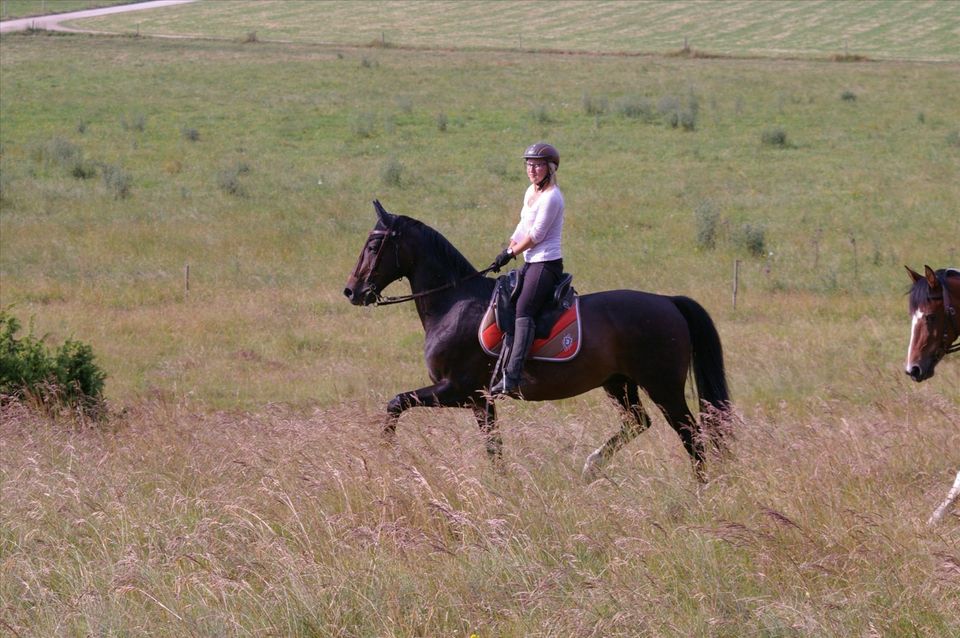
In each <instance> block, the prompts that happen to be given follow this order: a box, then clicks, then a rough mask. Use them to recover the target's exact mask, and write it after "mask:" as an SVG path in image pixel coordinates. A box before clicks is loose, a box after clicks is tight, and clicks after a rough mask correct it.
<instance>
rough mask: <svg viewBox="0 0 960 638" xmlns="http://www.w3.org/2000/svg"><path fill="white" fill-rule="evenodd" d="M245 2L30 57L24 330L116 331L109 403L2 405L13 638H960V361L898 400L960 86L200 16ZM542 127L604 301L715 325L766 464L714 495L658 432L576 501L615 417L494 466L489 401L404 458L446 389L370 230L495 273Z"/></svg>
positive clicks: (751, 464) (17, 121)
mask: <svg viewBox="0 0 960 638" xmlns="http://www.w3.org/2000/svg"><path fill="white" fill-rule="evenodd" d="M785 4H788V3H785ZM852 4H858V5H859V4H860V3H852ZM905 4H909V5H910V6H913V3H893V5H892V6H894V7H897V8H902V7H901V5H905ZM944 4H945V3H926V4H922V5H918V6H924V7H927V8H928V9H929V11H930V14H929V15H930V16H931V19H932V20H934V21H936V20H938V15H939V14H937V13H936V12H938V11H942V10H943V6H944ZM212 5H223V6H228V7H235V9H233V10H228V9H224V12H223V16H224V17H223V23H222V25H221V26H219V27H216V28H217V29H222V30H223V33H227V32H229V31H232V30H236V31H237V32H238V33H237V36H238V37H237V38H236V40H235V41H215V40H154V39H150V38H132V37H91V36H82V35H43V34H34V35H30V36H25V35H14V36H4V37H3V38H2V39H0V53H2V56H0V306H2V307H4V308H8V309H10V311H11V312H12V313H13V314H15V315H16V316H18V317H19V318H20V319H21V321H22V322H23V323H24V324H25V325H27V324H31V325H32V329H33V331H34V333H35V334H39V335H44V334H46V335H48V339H49V340H50V341H51V343H59V342H61V341H62V340H63V339H66V338H71V337H72V338H76V339H80V340H82V341H85V342H87V343H90V344H91V345H92V346H93V349H94V351H95V352H96V353H97V356H98V361H99V362H100V363H101V365H102V366H103V368H104V369H105V370H106V372H107V374H108V375H109V376H108V379H107V398H108V401H109V403H110V406H111V416H110V418H109V419H107V421H105V422H103V423H95V424H78V423H76V422H75V421H74V420H71V419H69V418H66V417H45V416H42V415H40V414H38V413H37V412H36V411H34V410H31V409H29V408H28V407H24V406H20V405H16V404H10V405H6V406H4V407H3V412H2V414H0V416H2V419H0V490H2V491H0V565H2V569H0V633H4V632H8V633H10V634H11V635H15V636H51V635H56V636H60V635H62V636H85V635H106V636H126V635H135V636H139V635H150V636H184V635H190V636H267V635H282V636H463V637H464V638H466V637H468V636H471V635H472V634H476V635H477V636H479V637H481V638H487V637H497V636H517V637H519V636H557V637H561V636H564V637H565V636H636V635H641V636H915V635H919V636H951V635H960V622H958V620H957V619H958V618H960V526H958V525H957V518H956V516H951V517H948V519H947V520H946V521H945V522H944V524H942V525H941V526H940V527H938V528H935V529H930V528H927V527H925V525H924V522H925V520H926V518H927V516H928V515H929V514H930V512H931V511H932V509H933V507H934V506H935V505H936V504H937V503H938V502H939V500H940V499H941V498H942V496H943V495H944V493H945V491H946V489H947V487H948V485H949V482H950V480H951V479H952V477H953V475H954V474H955V473H956V471H957V469H960V468H958V461H960V455H958V453H957V450H960V427H958V426H960V391H958V388H960V365H958V364H960V362H958V361H954V360H952V357H950V358H948V359H946V360H945V361H944V362H943V363H941V365H940V367H939V368H938V370H937V375H936V376H935V377H934V378H933V379H931V380H930V381H927V382H925V383H923V384H914V383H912V382H910V381H909V380H908V379H907V377H906V376H905V375H904V374H903V372H902V363H903V358H904V355H905V351H906V346H907V336H908V335H907V332H908V326H909V323H908V317H907V312H906V299H905V297H904V294H903V293H904V292H905V291H906V289H907V284H908V278H907V276H906V273H905V272H904V271H903V265H904V264H907V265H910V266H912V267H914V268H920V267H922V265H923V264H924V263H929V264H930V265H931V266H934V267H944V266H948V265H952V266H957V265H960V264H958V262H960V259H958V253H960V240H958V238H960V215H957V211H958V210H960V181H958V180H957V179H956V176H957V175H958V174H960V112H958V110H957V106H956V105H957V104H960V85H958V83H957V82H956V81H955V78H956V77H957V75H958V71H960V63H958V62H957V61H956V60H955V59H953V61H948V62H939V63H929V62H916V61H913V62H909V61H896V60H885V61H879V59H880V58H882V57H884V56H882V55H880V54H875V53H873V52H871V57H874V58H876V59H875V60H873V61H861V62H832V61H829V59H828V58H829V54H830V53H832V52H831V51H824V50H821V51H820V53H821V54H822V59H789V60H786V59H782V60H778V59H772V58H742V59H733V58H729V59H728V58H695V57H684V56H656V55H649V56H623V55H609V56H606V55H558V54H550V53H536V52H519V51H514V50H510V49H512V47H506V48H504V49H502V50H421V49H405V48H400V47H396V46H394V47H383V46H375V47H374V46H371V47H366V46H362V47H352V46H349V45H348V44H337V45H319V44H315V43H307V42H295V43H286V44H284V43H278V42H269V41H265V40H269V39H271V38H272V36H273V34H272V33H270V32H268V31H265V30H262V29H260V28H258V29H257V33H258V38H257V39H254V38H246V39H248V40H250V41H246V42H244V41H243V40H244V39H245V38H243V37H240V36H242V34H245V33H247V32H249V31H250V30H252V29H251V27H247V26H243V27H242V28H241V27H240V25H239V23H237V25H236V26H234V25H232V24H230V23H229V20H230V16H231V15H234V14H235V13H237V12H252V11H253V10H254V9H253V7H254V6H260V5H259V3H253V4H251V3H247V4H233V5H227V3H207V2H201V3H197V4H196V5H189V8H186V7H184V8H179V9H177V10H176V11H177V12H181V11H207V12H209V11H211V6H212ZM283 6H288V5H286V4H285V5H283ZM325 6H329V8H330V10H331V11H332V10H334V9H335V8H337V7H339V6H340V5H339V3H325ZM361 6H363V5H361ZM391 6H393V5H392V4H390V3H386V4H384V5H382V6H381V9H384V10H386V9H385V7H386V8H389V7H391ZM558 6H559V7H560V8H563V9H564V10H566V9H567V8H568V7H575V6H578V5H576V4H575V3H574V4H570V5H567V4H563V3H561V4H560V5H558ZM844 6H849V5H844ZM658 7H659V5H658ZM813 7H814V9H811V10H812V11H814V15H817V14H816V9H815V8H816V7H821V5H813ZM338 10H339V9H338ZM141 15H143V14H141ZM157 15H158V16H161V17H162V16H163V15H167V14H166V13H165V12H164V13H158V14H157ZM177 15H189V14H188V13H184V14H180V13H177ZM211 15H212V14H211ZM117 19H119V18H117ZM156 19H158V20H159V19H160V18H159V17H158V18H156ZM358 20H359V18H358ZM292 21H293V20H292V19H291V22H292ZM210 22H211V23H212V22H213V18H212V17H211V18H210ZM281 22H282V23H284V24H289V23H290V22H285V21H283V20H279V19H278V24H280V23H281ZM918 22H922V21H918ZM354 24H359V22H358V23H354ZM149 25H150V20H148V19H147V18H146V17H143V29H144V30H143V32H144V33H149V29H150V28H151V27H150V26H149ZM281 26H282V25H281ZM91 28H95V27H93V26H91ZM209 28H210V29H214V26H210V27H209ZM278 28H279V27H278ZM355 32H356V29H355ZM267 35H270V36H271V38H267V37H266V36H267ZM358 37H359V38H360V39H359V40H358V41H359V42H361V43H363V42H366V41H367V40H369V39H370V38H367V39H366V40H365V39H363V38H364V37H365V36H363V34H361V35H360V36H358ZM277 39H281V38H280V37H279V36H278V37H277ZM288 39H295V38H294V37H293V36H290V37H289V38H288ZM388 39H389V34H388ZM881 39H882V38H881ZM572 41H576V40H575V38H574V39H573V40H572ZM927 42H928V43H930V42H933V43H936V42H937V40H936V38H931V39H930V40H928V41H927ZM381 44H382V43H381ZM414 44H417V43H414ZM423 44H424V45H426V46H433V45H432V44H431V43H423ZM465 46H466V47H468V48H469V49H482V48H485V47H492V46H495V45H492V44H485V43H483V42H470V41H465ZM693 46H696V47H699V45H698V44H697V43H696V42H694V43H693ZM918 46H919V45H918ZM562 48H565V49H574V48H576V47H575V46H574V45H570V46H568V47H562ZM619 48H621V47H619V46H618V47H617V49H619ZM718 50H719V47H718ZM894 53H895V54H899V53H900V51H895V52H894ZM892 57H894V56H892ZM904 57H915V58H916V59H919V58H925V57H926V56H925V55H916V56H912V55H906V54H904ZM933 57H936V56H933ZM536 139H549V140H550V141H552V142H554V143H555V144H556V145H557V146H558V147H559V149H560V151H561V153H562V154H563V161H562V165H561V171H560V179H561V186H562V188H563V189H564V194H565V198H566V201H567V226H566V228H567V230H566V237H565V261H566V263H567V267H568V269H569V270H570V271H571V272H573V273H574V275H575V283H576V285H577V288H578V289H579V290H580V291H581V292H583V293H587V292H592V291H597V290H602V289H606V288H614V287H630V288H641V289H645V290H651V291H656V292H662V293H665V294H685V295H689V296H692V297H694V298H695V299H697V300H699V301H700V302H701V303H703V304H704V306H705V307H706V308H707V309H708V310H709V311H710V312H711V314H712V315H713V317H714V319H715V321H716V323H717V325H718V329H719V331H720V334H721V337H722V339H723V342H724V347H725V352H726V357H727V368H728V373H729V377H730V382H731V387H732V391H733V396H734V400H735V402H736V407H737V422H736V425H735V432H736V438H735V440H734V441H733V442H732V446H731V447H732V455H731V458H730V459H727V460H725V461H723V462H716V463H714V464H712V466H711V469H710V478H711V482H710V483H709V484H708V485H707V486H706V487H703V488H698V487H697V485H696V484H695V482H694V481H693V478H692V472H691V471H690V467H689V462H688V461H687V459H686V458H685V456H684V452H683V449H682V447H681V445H680V442H679V440H678V438H677V437H676V435H675V434H674V433H673V432H672V431H671V430H670V429H669V428H668V427H666V425H665V424H664V423H663V420H662V418H660V417H659V415H655V419H654V426H653V428H651V430H650V431H649V432H647V433H645V434H643V435H642V436H641V437H640V438H638V439H637V440H636V441H635V442H633V443H632V444H631V445H630V446H629V447H627V448H626V449H625V450H624V451H623V452H622V453H621V454H620V455H619V456H617V457H615V459H614V460H613V461H612V463H611V464H610V465H609V466H608V468H607V472H606V476H605V478H604V479H603V480H600V481H598V482H596V483H594V484H592V485H588V486H587V485H581V484H579V482H578V476H579V470H580V467H581V466H582V463H583V460H584V458H585V457H586V455H587V454H588V453H589V452H590V451H592V450H593V449H594V448H595V447H596V446H597V445H599V444H600V443H601V442H602V441H603V440H604V439H605V438H606V437H607V436H609V435H611V434H612V433H613V432H614V431H615V429H616V427H617V424H618V422H619V421H618V415H617V414H616V412H615V410H614V409H613V407H612V406H611V405H609V404H608V403H607V401H606V400H605V399H604V397H603V396H602V394H600V393H590V394H588V395H585V396H583V397H578V398H576V399H571V400H568V401H563V402H558V403H555V404H549V405H548V404H543V405H540V404H522V403H513V402H505V403H504V404H503V406H502V407H501V410H500V412H501V425H502V427H503V431H504V438H505V458H504V461H503V464H502V466H500V467H494V466H493V465H491V464H490V463H489V462H488V461H487V459H486V457H485V454H484V451H483V449H484V447H483V442H482V441H481V439H480V436H479V434H478V433H477V432H476V426H475V424H474V423H473V421H472V418H471V417H470V415H469V414H467V413H465V412H462V411H427V410H421V411H417V410H414V411H411V412H410V413H408V414H407V415H405V416H404V418H403V420H402V421H401V424H400V430H399V434H398V440H397V442H396V445H394V446H385V445H384V444H382V443H381V441H380V439H379V437H378V424H379V422H380V419H381V415H382V411H383V406H384V404H385V403H386V401H388V400H389V399H390V398H391V397H392V396H393V395H394V394H395V393H396V392H398V391H401V390H409V389H412V388H415V387H419V386H421V385H425V384H426V383H428V380H427V376H426V372H425V369H424V365H423V361H422V343H423V337H422V331H421V328H420V325H419V321H418V320H417V317H416V315H415V313H414V311H413V309H412V308H410V307H407V306H394V307H388V308H379V309H378V308H355V307H353V306H350V305H349V304H348V303H347V302H346V300H345V299H344V298H343V295H342V288H343V284H344V282H345V280H346V278H347V276H348V274H349V272H350V270H351V269H352V268H353V266H354V263H355V259H356V257H357V253H358V251H359V250H360V247H361V245H362V243H363V240H364V238H365V236H366V233H367V232H368V231H369V229H370V228H371V227H372V225H373V223H374V219H375V218H374V213H373V209H372V206H371V205H370V200H372V199H374V198H379V199H380V200H381V201H382V202H383V203H384V205H385V206H386V207H387V208H388V209H389V210H391V211H393V212H397V213H404V214H408V215H411V216H414V217H417V218H418V219H421V220H422V221H424V222H426V223H428V224H430V225H431V226H433V227H434V228H436V229H438V230H439V231H441V232H442V233H443V234H444V235H445V236H446V237H448V238H449V239H450V240H451V241H452V242H453V243H454V244H455V245H456V246H457V247H458V248H460V249H461V250H462V252H463V253H464V254H465V255H466V256H467V257H468V258H469V259H471V260H472V261H473V263H474V264H475V265H477V266H484V265H486V264H487V263H489V261H490V260H492V258H493V257H494V255H496V253H497V252H498V251H499V250H500V248H501V247H502V245H503V243H504V241H505V239H506V237H507V236H508V234H509V232H510V231H511V230H512V228H513V225H514V223H515V219H516V215H517V211H518V209H519V198H520V195H521V194H522V190H523V188H524V187H525V181H524V180H525V178H524V175H523V170H522V166H521V162H520V159H519V157H518V156H519V154H520V152H521V151H522V149H523V148H524V147H525V146H526V145H527V144H528V143H529V142H530V141H533V140H536ZM737 260H739V261H740V263H741V266H740V281H739V294H738V298H737V305H736V307H735V308H734V307H733V303H732V299H731V290H732V277H733V268H734V263H735V262H736V261H737ZM188 272H189V275H188ZM406 291H407V289H406V288H405V286H404V284H403V283H399V284H395V285H394V287H392V288H391V289H390V290H389V291H388V293H390V294H400V293H402V292H406ZM954 356H956V355H954Z"/></svg>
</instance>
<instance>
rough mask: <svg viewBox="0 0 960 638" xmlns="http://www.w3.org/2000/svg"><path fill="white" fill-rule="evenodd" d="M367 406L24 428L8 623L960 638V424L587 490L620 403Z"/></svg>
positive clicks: (921, 417)
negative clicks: (387, 440)
mask: <svg viewBox="0 0 960 638" xmlns="http://www.w3.org/2000/svg"><path fill="white" fill-rule="evenodd" d="M588 407H589V406H585V405H582V404H578V403H577V402H567V403H562V404H559V405H536V406H535V405H527V404H513V403H509V404H505V405H504V406H503V409H502V410H501V413H502V417H503V418H502V422H503V426H504V435H505V440H506V452H505V457H504V460H503V463H502V464H501V465H500V466H499V467H495V466H493V465H492V464H491V463H490V462H489V461H488V460H487V459H486V457H485V455H484V452H483V449H484V446H483V444H482V441H481V438H480V435H479V433H478V432H476V431H475V428H474V427H472V426H471V423H472V419H471V418H470V417H469V415H468V414H466V413H464V412H461V411H452V410H451V411H442V410H432V411H431V410H421V411H416V410H415V411H413V412H411V413H408V415H406V416H405V417H404V419H403V420H402V422H401V429H400V431H399V436H398V439H397V441H396V443H395V444H394V445H393V446H388V445H385V444H384V443H382V442H381V440H380V439H379V437H378V434H377V432H378V423H379V419H380V414H379V413H371V412H369V411H368V410H367V408H366V407H364V406H362V405H343V406H341V407H339V408H335V409H330V410H317V411H314V412H308V413H299V412H294V411H291V410H289V409H288V408H281V407H279V406H266V407H265V408H264V409H263V410H261V411H259V412H256V413H249V412H245V413H232V412H220V413H216V414H207V415H204V414H201V413H197V412H194V411H192V410H191V409H190V408H189V407H188V406H184V405H183V404H172V403H164V402H161V401H158V402H155V403H142V404H139V405H136V406H133V407H129V408H128V409H127V411H126V412H125V413H123V414H120V415H116V416H114V417H113V418H112V419H110V420H109V422H108V423H106V424H101V425H99V426H97V427H78V426H77V425H76V424H73V423H66V422H61V423H52V422H49V421H47V420H44V419H43V418H41V417H40V416H38V415H36V414H33V413H31V412H30V411H29V410H27V409H26V408H23V407H22V406H17V405H8V406H6V407H5V408H4V412H3V414H2V425H0V428H2V429H0V437H2V440H3V442H4V445H3V448H2V457H0V477H2V492H0V497H2V514H3V515H2V534H0V539H2V541H0V562H2V564H3V569H2V575H0V608H2V609H3V615H2V625H0V626H2V627H3V628H4V629H3V630H4V631H5V632H8V633H9V634H10V635H15V636H87V635H150V636H187V635H189V636H251V635H254V636H267V635H282V636H464V637H466V636H469V635H471V634H477V635H478V636H558V637H559V636H564V637H567V636H638V635H639V636H665V635H666V636H696V635H699V636H905V635H921V636H948V635H957V633H958V632H960V621H958V618H960V596H958V591H960V589H958V588H960V518H958V517H957V516H956V515H953V516H951V517H949V518H948V520H947V521H946V522H945V523H944V524H943V525H942V526H940V527H938V528H935V529H931V528H927V527H926V526H925V524H924V521H925V520H926V517H927V516H928V515H929V513H930V511H931V509H932V508H933V507H934V506H935V505H936V504H937V502H938V501H939V499H940V498H941V497H942V494H941V491H942V489H941V488H945V487H946V484H947V483H948V482H949V478H950V477H951V476H952V472H955V470H956V468H954V467H953V466H952V465H951V460H950V459H949V456H950V455H949V454H947V455H945V454H944V451H945V450H950V449H953V450H955V449H957V447H958V445H960V428H958V424H960V412H958V409H957V406H956V405H952V404H949V403H947V402H945V401H944V400H943V399H941V398H938V397H937V395H936V394H928V393H922V392H918V393H912V394H909V395H907V396H901V397H899V398H896V399H891V400H889V401H886V402H884V403H875V404H873V405H864V406H862V408H861V409H859V410H855V411H851V410H850V409H849V408H844V409H843V410H838V409H837V405H832V404H831V403H829V402H822V403H817V402H810V403H809V404H807V405H805V406H804V408H803V410H797V409H793V410H790V411H788V410H784V411H782V412H781V411H777V410H758V411H757V412H756V414H755V415H754V416H750V417H740V419H739V422H738V423H736V425H735V428H736V438H735V441H734V442H733V444H732V456H731V458H729V459H727V460H726V461H723V462H720V461H715V462H714V463H713V464H712V466H711V479H712V480H711V482H710V483H709V484H708V485H707V486H706V487H703V488H699V487H698V486H697V484H696V483H695V482H694V480H693V478H692V473H691V470H690V466H689V463H688V460H687V459H686V458H685V455H684V452H683V451H682V446H681V445H680V442H679V440H678V439H677V437H676V435H675V434H674V433H673V432H672V431H671V430H670V429H669V428H668V427H666V425H665V424H664V423H663V422H662V420H661V419H659V418H658V419H657V420H656V423H655V426H654V427H653V428H652V430H651V431H649V432H648V433H646V434H644V435H642V436H641V437H640V438H639V439H638V440H637V441H635V442H634V443H632V444H631V445H630V446H629V447H627V448H626V449H625V450H624V451H623V452H622V453H621V454H620V455H619V456H618V457H615V459H614V461H613V462H612V463H611V465H610V466H608V468H607V472H606V475H605V477H604V478H603V479H601V480H599V481H597V482H595V483H593V484H591V485H582V484H580V483H579V469H580V467H581V464H582V462H583V459H584V457H585V456H586V454H588V453H589V451H590V450H592V449H593V447H594V446H596V445H597V444H598V443H599V442H601V441H602V440H603V438H604V437H605V436H607V435H609V434H610V433H611V432H612V429H613V428H614V422H615V421H616V414H615V412H614V410H613V408H612V407H609V406H606V405H605V404H604V405H600V406H593V407H592V408H590V409H586V408H588Z"/></svg>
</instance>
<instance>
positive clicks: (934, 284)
mask: <svg viewBox="0 0 960 638" xmlns="http://www.w3.org/2000/svg"><path fill="white" fill-rule="evenodd" d="M923 269H924V272H925V273H926V277H927V283H928V284H930V290H936V289H937V288H939V287H940V282H939V281H938V280H937V273H935V272H934V271H933V268H931V267H930V266H927V265H924V267H923Z"/></svg>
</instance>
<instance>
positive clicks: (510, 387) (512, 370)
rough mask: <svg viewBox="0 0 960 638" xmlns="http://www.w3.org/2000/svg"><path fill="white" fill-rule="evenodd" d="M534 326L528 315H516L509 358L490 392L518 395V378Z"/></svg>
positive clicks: (520, 375)
mask: <svg viewBox="0 0 960 638" xmlns="http://www.w3.org/2000/svg"><path fill="white" fill-rule="evenodd" d="M535 332H536V326H535V325H534V323H533V319H531V318H529V317H517V322H516V324H514V329H513V350H511V351H510V360H509V361H507V365H505V366H503V378H502V379H500V382H499V383H497V384H496V385H495V386H493V387H492V388H490V394H491V395H493V396H496V395H498V394H506V395H509V396H512V397H516V396H517V395H518V391H519V389H520V379H521V377H522V376H523V362H524V361H526V359H527V355H528V354H530V347H531V346H532V345H533V337H534V333H535Z"/></svg>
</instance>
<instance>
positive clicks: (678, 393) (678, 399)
mask: <svg viewBox="0 0 960 638" xmlns="http://www.w3.org/2000/svg"><path fill="white" fill-rule="evenodd" d="M647 392H648V393H649V394H650V398H651V399H652V400H653V402H654V403H656V404H657V406H658V407H659V408H660V410H661V411H662V412H663V415H664V416H665V417H666V418H667V422H668V423H669V424H670V427H672V428H673V429H674V430H675V431H676V433H677V434H679V435H680V440H681V441H683V447H684V448H686V450H687V453H688V454H689V455H690V458H691V459H693V471H694V474H696V477H697V480H698V481H700V482H701V483H706V476H705V475H704V469H703V461H704V448H703V436H702V435H701V432H700V426H699V425H698V424H697V419H696V417H695V416H694V415H693V413H692V412H690V407H689V406H688V405H687V400H686V398H685V397H684V396H683V386H682V385H681V386H680V388H679V389H673V390H667V391H664V390H662V389H653V390H651V389H650V388H647Z"/></svg>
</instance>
